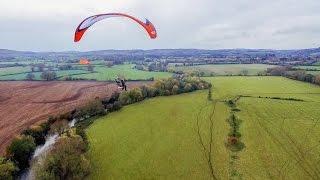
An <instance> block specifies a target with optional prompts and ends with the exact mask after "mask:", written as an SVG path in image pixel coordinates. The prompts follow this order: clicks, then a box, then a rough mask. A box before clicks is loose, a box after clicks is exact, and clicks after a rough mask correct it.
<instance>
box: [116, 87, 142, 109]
mask: <svg viewBox="0 0 320 180" xmlns="http://www.w3.org/2000/svg"><path fill="white" fill-rule="evenodd" d="M142 100H143V95H142V91H141V89H140V88H134V89H132V90H130V91H125V92H123V93H121V94H120V97H119V101H120V102H121V104H123V105H127V104H132V103H135V102H138V101H142Z"/></svg>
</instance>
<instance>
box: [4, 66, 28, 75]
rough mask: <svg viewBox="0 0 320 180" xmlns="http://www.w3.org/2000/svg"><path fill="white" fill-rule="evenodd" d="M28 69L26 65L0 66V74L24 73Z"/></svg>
mask: <svg viewBox="0 0 320 180" xmlns="http://www.w3.org/2000/svg"><path fill="white" fill-rule="evenodd" d="M29 71H30V68H29V67H28V66H26V67H22V66H17V67H7V68H0V76H4V75H8V74H17V73H25V72H29Z"/></svg>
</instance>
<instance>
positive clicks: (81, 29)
mask: <svg viewBox="0 0 320 180" xmlns="http://www.w3.org/2000/svg"><path fill="white" fill-rule="evenodd" d="M112 17H126V18H129V19H131V20H133V21H135V22H137V23H138V24H140V25H141V26H142V27H143V28H144V29H145V30H146V31H147V33H148V34H149V36H150V38H151V39H155V38H156V37H157V31H156V29H155V27H154V25H153V24H152V23H151V22H150V21H149V20H148V19H146V22H145V23H144V22H142V21H140V20H139V19H137V18H135V17H133V16H130V15H127V14H123V13H108V14H98V15H94V16H90V17H88V18H86V19H85V20H83V21H82V22H81V23H80V24H79V26H78V27H77V29H76V32H75V35H74V42H78V41H80V40H81V38H82V36H83V34H84V33H85V32H86V31H87V29H88V28H89V27H90V26H92V25H93V24H95V23H96V22H98V21H101V20H104V19H106V18H112Z"/></svg>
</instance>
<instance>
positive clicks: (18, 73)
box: [0, 61, 172, 81]
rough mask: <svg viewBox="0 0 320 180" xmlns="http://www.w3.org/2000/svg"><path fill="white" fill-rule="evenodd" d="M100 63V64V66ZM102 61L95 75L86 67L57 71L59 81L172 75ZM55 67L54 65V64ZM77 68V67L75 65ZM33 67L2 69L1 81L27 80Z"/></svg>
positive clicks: (97, 65) (36, 74)
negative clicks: (68, 77) (65, 78)
mask: <svg viewBox="0 0 320 180" xmlns="http://www.w3.org/2000/svg"><path fill="white" fill-rule="evenodd" d="M99 63H100V64H99ZM101 63H102V62H101V61H93V66H94V71H95V72H94V73H91V72H89V71H87V70H86V68H87V67H86V66H84V67H81V69H83V70H81V69H79V70H57V69H55V72H56V73H57V76H58V79H63V78H64V77H66V76H71V77H74V78H82V79H90V80H91V79H96V80H98V81H108V80H114V79H115V78H116V77H117V76H118V75H119V76H123V77H125V78H126V79H130V80H144V79H149V78H151V77H154V78H155V79H160V78H167V77H170V76H171V75H172V74H171V73H167V72H147V71H139V70H136V69H133V66H134V65H133V64H124V65H115V66H113V67H111V68H108V67H106V66H104V65H101ZM53 65H54V64H53ZM74 66H77V65H74ZM30 71H31V67H30V66H25V67H20V66H19V67H8V68H0V80H26V75H27V74H28V73H30ZM33 74H34V75H35V80H41V78H40V75H41V72H34V73H33Z"/></svg>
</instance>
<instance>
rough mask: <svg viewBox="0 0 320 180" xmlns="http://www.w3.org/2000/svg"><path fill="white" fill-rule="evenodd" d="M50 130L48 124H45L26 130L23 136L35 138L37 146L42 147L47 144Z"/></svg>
mask: <svg viewBox="0 0 320 180" xmlns="http://www.w3.org/2000/svg"><path fill="white" fill-rule="evenodd" d="M48 130H49V129H48V127H47V125H46V123H44V124H42V126H32V127H31V128H29V129H26V130H24V131H23V133H22V134H24V135H26V136H31V137H33V138H34V141H35V143H36V145H40V144H44V143H45V141H46V134H47V132H48Z"/></svg>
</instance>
